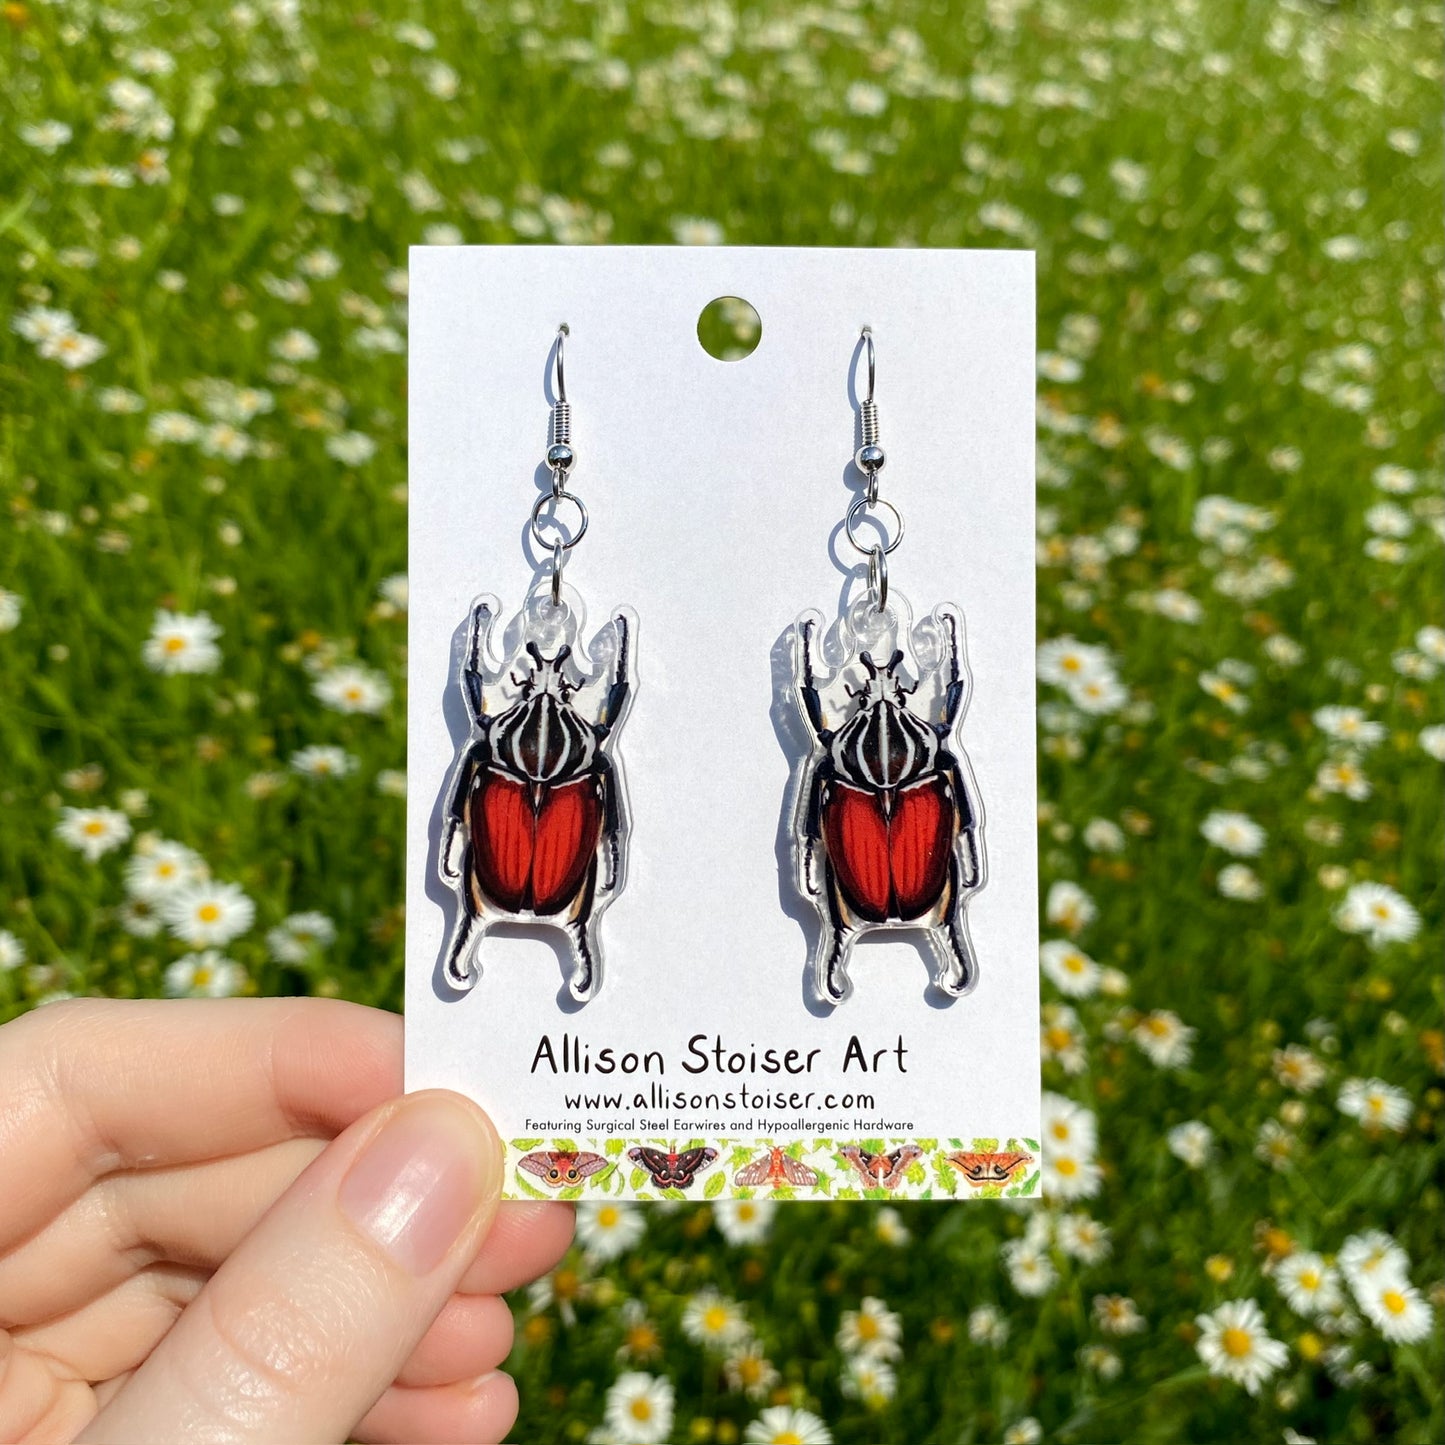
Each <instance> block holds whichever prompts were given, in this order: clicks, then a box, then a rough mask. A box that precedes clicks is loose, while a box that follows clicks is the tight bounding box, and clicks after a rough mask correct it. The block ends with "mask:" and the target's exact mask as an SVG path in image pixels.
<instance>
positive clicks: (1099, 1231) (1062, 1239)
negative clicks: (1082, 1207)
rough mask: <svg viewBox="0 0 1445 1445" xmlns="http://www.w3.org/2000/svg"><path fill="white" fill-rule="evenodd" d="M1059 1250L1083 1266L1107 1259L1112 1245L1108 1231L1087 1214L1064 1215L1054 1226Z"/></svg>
mask: <svg viewBox="0 0 1445 1445" xmlns="http://www.w3.org/2000/svg"><path fill="white" fill-rule="evenodd" d="M1055 1238H1057V1240H1058V1242H1059V1248H1060V1249H1062V1250H1063V1252H1064V1253H1065V1254H1067V1255H1070V1256H1072V1257H1073V1258H1074V1259H1077V1260H1079V1261H1081V1262H1082V1263H1084V1264H1098V1263H1099V1261H1100V1260H1102V1259H1107V1258H1108V1255H1109V1251H1110V1250H1111V1249H1112V1248H1113V1245H1112V1244H1111V1242H1110V1239H1109V1231H1108V1229H1106V1228H1105V1227H1104V1225H1102V1224H1100V1223H1099V1221H1098V1220H1097V1219H1093V1218H1091V1217H1090V1216H1089V1215H1087V1214H1065V1215H1064V1216H1063V1217H1062V1218H1061V1219H1060V1220H1059V1222H1058V1224H1057V1225H1056V1226H1055Z"/></svg>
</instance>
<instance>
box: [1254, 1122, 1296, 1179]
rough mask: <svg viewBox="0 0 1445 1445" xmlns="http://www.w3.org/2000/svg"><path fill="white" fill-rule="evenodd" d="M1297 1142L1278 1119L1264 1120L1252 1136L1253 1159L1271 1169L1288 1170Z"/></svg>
mask: <svg viewBox="0 0 1445 1445" xmlns="http://www.w3.org/2000/svg"><path fill="white" fill-rule="evenodd" d="M1297 1142H1298V1141H1297V1140H1296V1138H1295V1136H1294V1135H1293V1134H1291V1133H1290V1131H1289V1130H1288V1129H1286V1128H1285V1127H1284V1125H1283V1124H1281V1123H1280V1122H1279V1120H1278V1119H1266V1120H1265V1121H1264V1123H1262V1124H1261V1125H1260V1126H1259V1132H1258V1133H1257V1134H1256V1135H1255V1136H1254V1157H1255V1158H1256V1159H1258V1160H1259V1161H1260V1162H1261V1163H1262V1164H1268V1165H1269V1167H1270V1168H1271V1169H1279V1170H1284V1169H1288V1168H1289V1167H1290V1165H1291V1164H1293V1163H1294V1149H1295V1144H1296V1143H1297Z"/></svg>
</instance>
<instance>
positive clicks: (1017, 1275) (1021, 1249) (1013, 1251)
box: [999, 1239, 1059, 1298]
mask: <svg viewBox="0 0 1445 1445" xmlns="http://www.w3.org/2000/svg"><path fill="white" fill-rule="evenodd" d="M999 1254H1000V1256H1001V1257H1002V1259H1003V1262H1004V1268H1005V1269H1006V1270H1007V1271H1008V1278H1009V1283H1010V1284H1011V1285H1013V1287H1014V1288H1015V1289H1016V1290H1017V1291H1018V1292H1019V1293H1020V1294H1021V1295H1026V1296H1029V1297H1030V1298H1036V1297H1037V1296H1039V1295H1044V1294H1047V1293H1048V1292H1049V1290H1050V1289H1051V1288H1052V1287H1053V1285H1054V1283H1055V1281H1056V1280H1057V1279H1058V1277H1059V1274H1058V1271H1057V1270H1056V1269H1055V1268H1054V1264H1053V1261H1052V1260H1051V1259H1050V1258H1049V1256H1048V1251H1047V1250H1045V1249H1043V1248H1042V1247H1041V1246H1039V1245H1036V1244H1033V1243H1031V1242H1030V1241H1029V1240H1027V1239H1011V1240H1009V1242H1008V1243H1007V1244H1005V1245H1004V1246H1003V1248H1002V1249H1001V1250H1000V1251H999Z"/></svg>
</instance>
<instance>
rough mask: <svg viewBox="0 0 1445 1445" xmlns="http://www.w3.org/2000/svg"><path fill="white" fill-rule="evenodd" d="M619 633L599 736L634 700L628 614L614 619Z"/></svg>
mask: <svg viewBox="0 0 1445 1445" xmlns="http://www.w3.org/2000/svg"><path fill="white" fill-rule="evenodd" d="M612 626H613V628H614V629H615V630H616V633H617V660H616V662H615V663H614V664H613V669H612V686H611V687H609V688H608V689H607V699H606V701H605V702H604V703H603V704H602V711H601V712H600V713H599V714H598V718H597V725H596V728H595V731H596V733H597V736H598V737H599V738H605V737H606V736H607V734H608V733H610V732H611V731H612V729H613V728H615V727H616V726H617V724H618V723H619V722H620V721H621V719H622V715H623V714H624V713H625V712H626V711H627V707H628V704H629V703H630V702H631V700H632V675H631V673H630V672H629V671H628V627H627V615H626V614H625V613H622V612H619V613H618V614H617V615H616V616H615V617H614V618H613V619H612Z"/></svg>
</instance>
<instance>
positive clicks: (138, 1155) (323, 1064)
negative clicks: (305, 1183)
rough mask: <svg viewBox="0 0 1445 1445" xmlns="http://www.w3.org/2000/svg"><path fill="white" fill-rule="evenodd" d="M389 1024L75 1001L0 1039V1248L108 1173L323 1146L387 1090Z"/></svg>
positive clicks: (397, 1068) (279, 1007) (317, 1005)
mask: <svg viewBox="0 0 1445 1445" xmlns="http://www.w3.org/2000/svg"><path fill="white" fill-rule="evenodd" d="M401 1029H402V1026H401V1020H400V1018H398V1017H397V1016H395V1015H394V1014H389V1013H386V1012H384V1011H383V1010H381V1009H373V1008H365V1007H363V1006H362V1005H360V1004H352V1003H345V1002H343V1001H341V1000H339V999H313V998H277V999H269V998H268V999H171V1000H160V999H156V1000H103V999H79V1000H74V1001H67V1002H62V1003H55V1004H48V1005H46V1007H45V1008H43V1009H39V1010H37V1011H36V1012H35V1013H33V1014H29V1015H26V1016H25V1017H24V1018H21V1019H18V1020H16V1021H15V1022H14V1023H12V1024H8V1025H6V1026H5V1028H4V1029H0V1091H3V1094H4V1097H5V1105H6V1106H5V1109H4V1110H3V1112H0V1158H4V1159H7V1160H9V1161H11V1162H12V1163H13V1164H14V1165H15V1167H14V1168H13V1169H10V1170H8V1171H7V1173H8V1174H9V1180H8V1181H7V1184H6V1193H7V1196H8V1199H7V1207H6V1211H5V1219H4V1232H3V1234H0V1249H5V1248H9V1247H11V1246H12V1245H14V1244H15V1243H17V1242H18V1241H20V1240H23V1239H25V1238H27V1237H28V1236H29V1235H30V1234H32V1233H33V1232H34V1231H35V1230H36V1229H38V1228H40V1227H41V1226H42V1225H43V1224H44V1223H45V1221H46V1220H47V1219H49V1218H51V1217H53V1215H54V1214H55V1212H56V1210H57V1209H60V1208H64V1207H65V1205H67V1204H69V1203H70V1202H71V1201H72V1200H74V1199H76V1198H78V1197H79V1196H80V1194H81V1193H82V1192H83V1191H84V1190H85V1189H86V1188H87V1187H88V1186H89V1184H90V1183H91V1182H92V1181H93V1180H94V1179H97V1178H99V1177H100V1176H102V1175H104V1174H109V1173H113V1172H115V1171H116V1170H120V1169H140V1168H154V1167H156V1166H159V1165H168V1164H183V1163H190V1162H194V1161H196V1160H201V1159H213V1158H222V1157H224V1156H227V1155H230V1154H238V1153H244V1152H248V1151H250V1150H253V1149H259V1148H261V1147H263V1146H265V1145H267V1144H271V1143H275V1142H276V1141H278V1140H281V1139H287V1138H293V1137H297V1136H304V1135H311V1136H314V1137H317V1138H331V1137H332V1136H333V1135H335V1134H338V1133H340V1132H341V1130H343V1129H345V1128H346V1127H347V1126H348V1125H349V1124H351V1123H352V1122H353V1121H354V1120H356V1119H358V1118H360V1117H361V1116H362V1115H363V1114H365V1113H366V1112H367V1111H368V1110H370V1109H372V1108H374V1107H375V1106H376V1105H377V1104H379V1103H381V1102H382V1101H383V1100H385V1099H388V1098H390V1097H392V1096H393V1095H394V1094H398V1093H400V1092H401V1087H402V1043H401V1037H402V1035H401Z"/></svg>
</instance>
